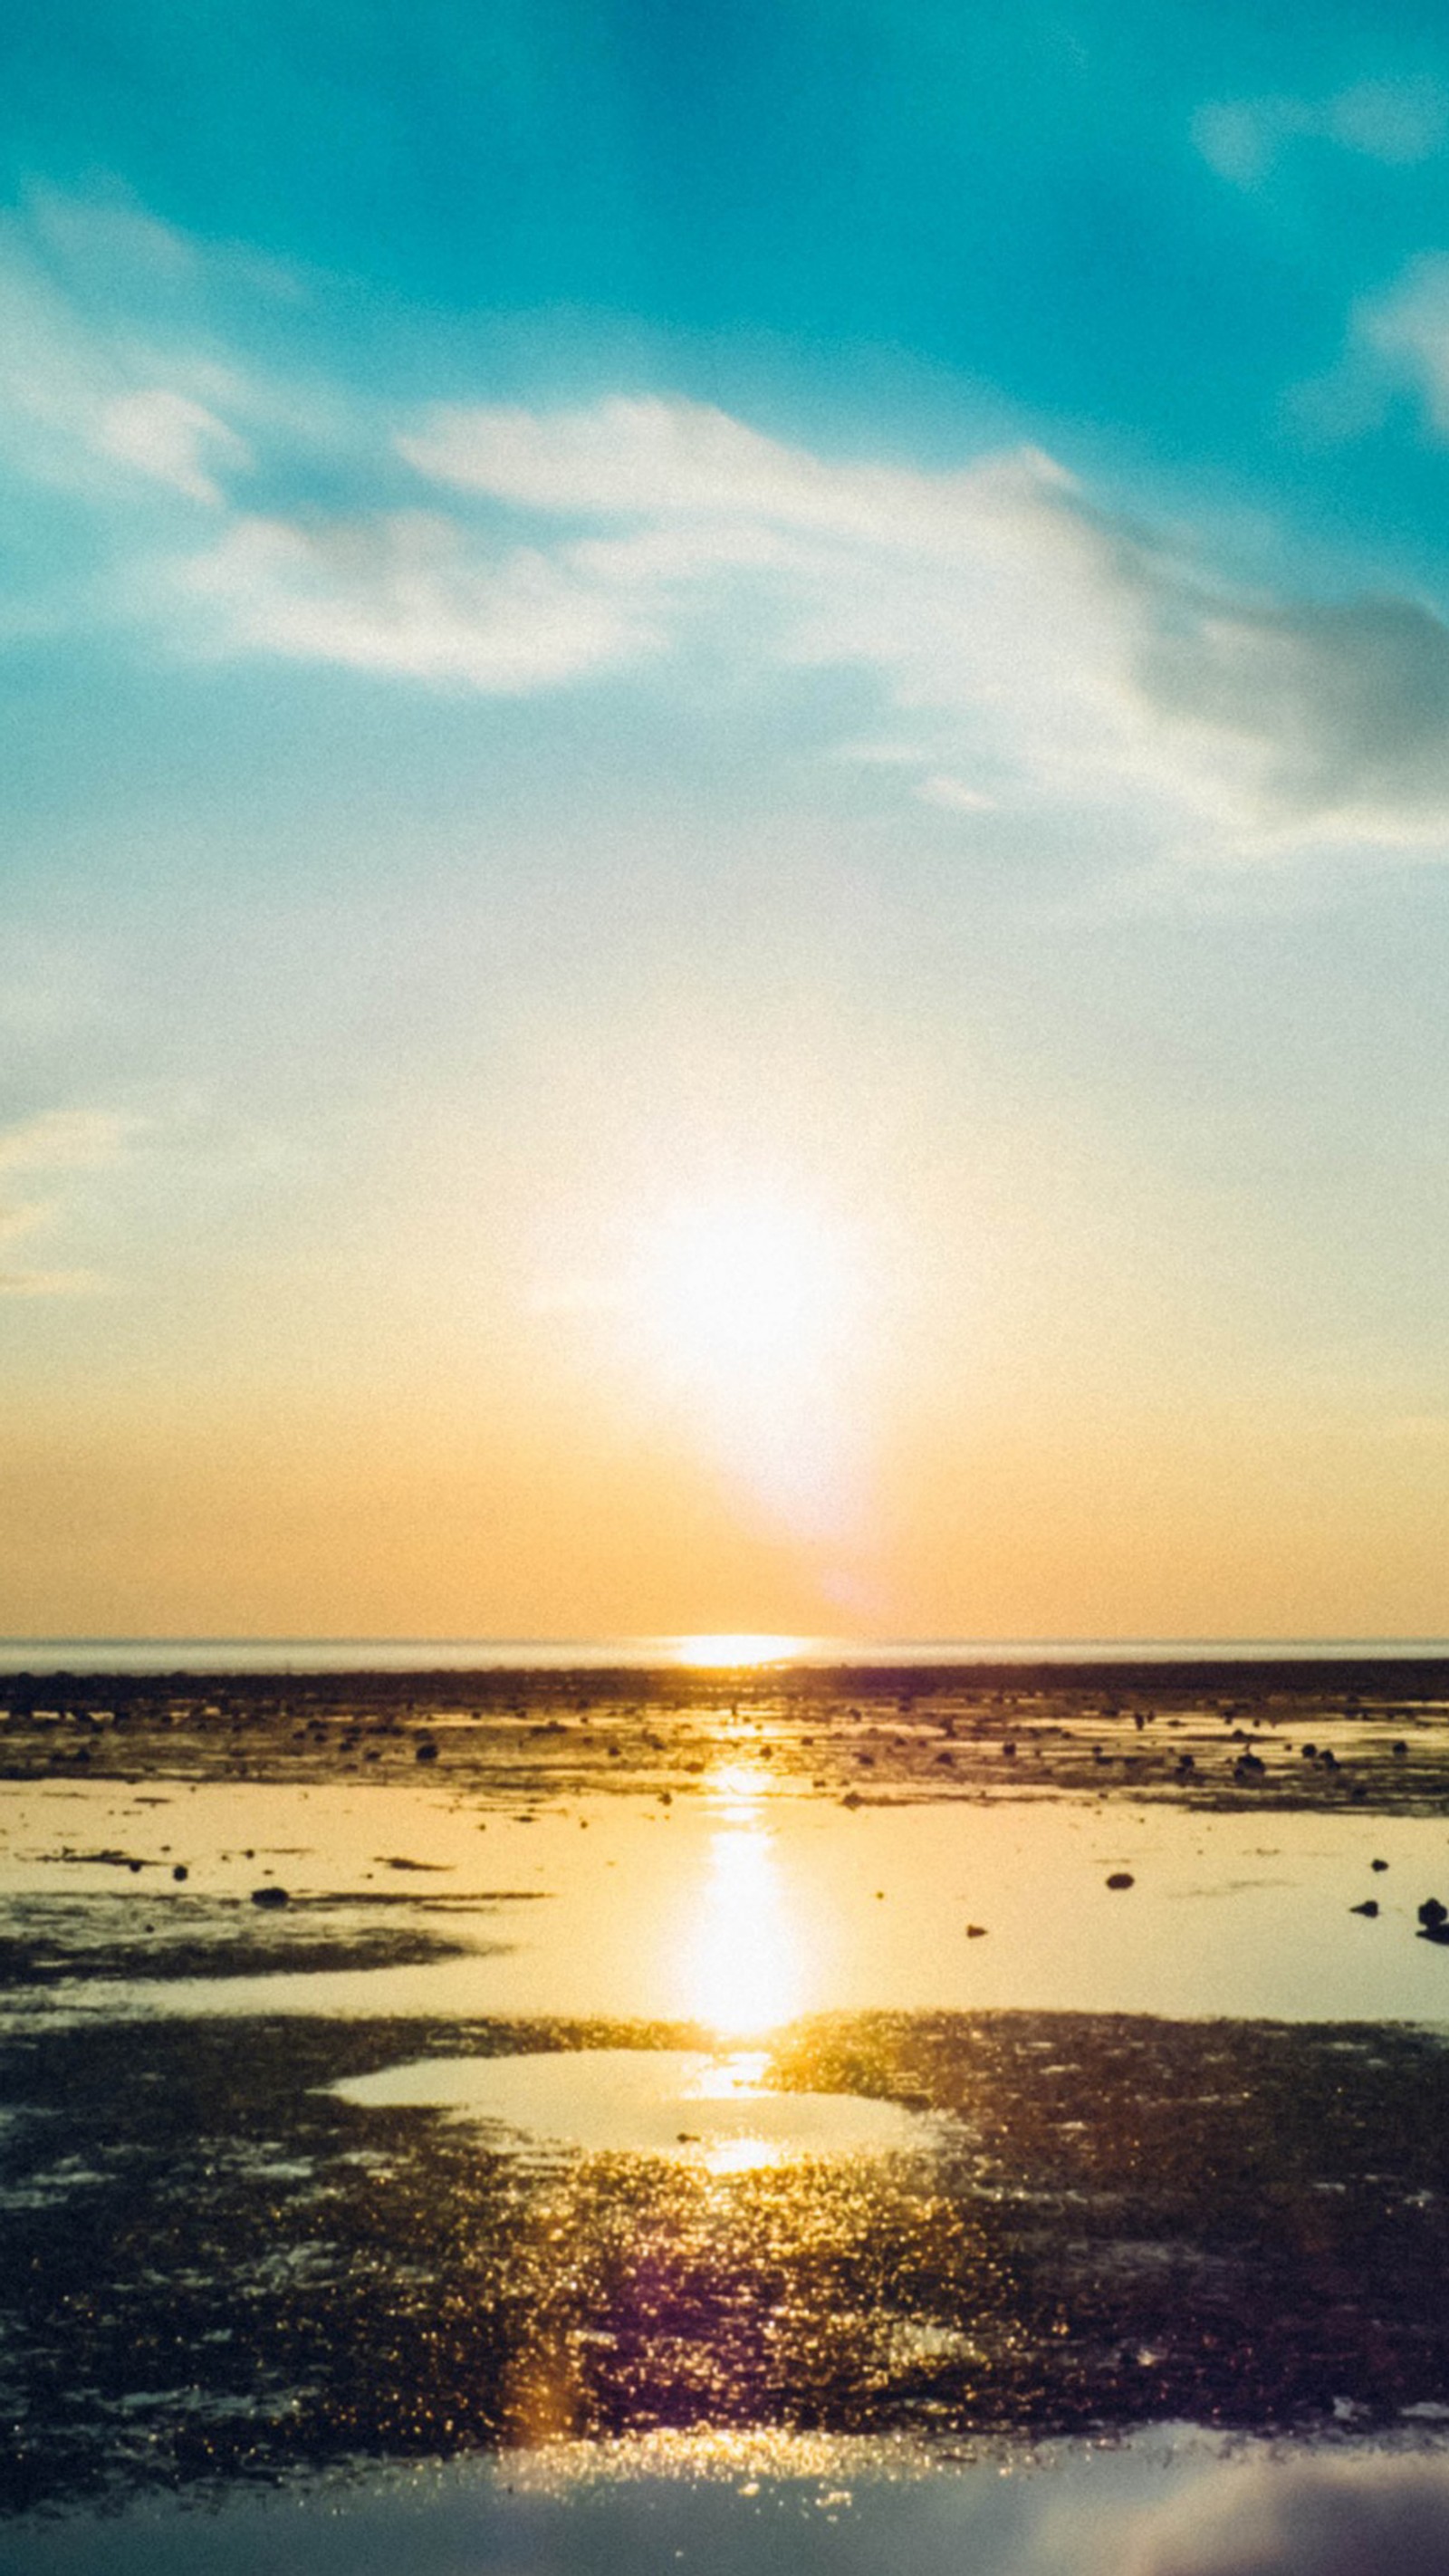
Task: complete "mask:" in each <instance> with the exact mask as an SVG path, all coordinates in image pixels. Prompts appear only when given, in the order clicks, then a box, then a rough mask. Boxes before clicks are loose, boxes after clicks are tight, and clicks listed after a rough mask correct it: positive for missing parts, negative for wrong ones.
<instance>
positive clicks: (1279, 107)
mask: <svg viewBox="0 0 1449 2576" xmlns="http://www.w3.org/2000/svg"><path fill="white" fill-rule="evenodd" d="M1192 134H1193V141H1194V143H1195V144H1196V145H1197V148H1198V150H1199V152H1200V153H1201V154H1202V157H1203V159H1204V160H1205V161H1206V162H1207V163H1208V165H1209V167H1210V168H1211V169H1213V170H1215V171H1216V172H1217V174H1218V177H1219V178H1220V179H1228V180H1231V181H1232V183H1233V184H1234V186H1236V187H1240V188H1251V187H1256V186H1257V184H1258V183H1259V181H1260V180H1263V179H1265V178H1267V177H1268V175H1269V173H1270V171H1271V170H1272V169H1273V167H1274V164H1275V163H1276V162H1277V161H1278V159H1279V158H1280V156H1281V155H1282V153H1283V152H1284V151H1285V150H1286V149H1287V148H1288V146H1290V145H1292V144H1295V143H1302V142H1312V143H1333V144H1337V145H1339V146H1340V147H1341V149H1343V150H1344V151H1347V152H1359V153H1362V154H1364V155H1365V156H1366V157H1367V158H1368V159H1369V160H1372V161H1382V162H1385V163H1387V164H1388V165H1390V166H1391V167H1400V168H1403V167H1407V166H1409V165H1411V164H1413V163H1415V162H1421V161H1427V160H1428V159H1429V158H1430V157H1431V155H1432V154H1434V153H1436V152H1438V151H1439V150H1441V148H1442V146H1443V144H1444V140H1445V136H1446V134H1449V91H1446V90H1445V89H1444V87H1443V85H1442V83H1441V82H1439V81H1436V80H1430V79H1427V78H1426V79H1421V80H1369V81H1359V82H1357V83H1356V84H1355V85H1354V86H1353V87H1352V88H1349V89H1341V90H1335V91H1334V92H1333V93H1332V95H1331V96H1329V97H1327V98H1319V99H1314V98H1297V97H1293V96H1290V95H1287V94H1284V93H1281V92H1280V93H1277V94H1275V95H1271V96H1268V97H1260V98H1235V99H1220V100H1215V101H1213V102H1211V103H1209V104H1208V105H1206V106H1203V107H1201V108H1199V109H1198V112H1197V114H1196V116H1195V117H1194V119H1193V127H1192Z"/></svg>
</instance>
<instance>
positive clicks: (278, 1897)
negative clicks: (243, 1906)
mask: <svg viewBox="0 0 1449 2576" xmlns="http://www.w3.org/2000/svg"><path fill="white" fill-rule="evenodd" d="M291 1902H292V1900H291V1898H290V1896H289V1895H288V1893H287V1890H286V1889H285V1887H254V1888H253V1889H252V1903H253V1905H270V1906H277V1905H290V1904H291Z"/></svg>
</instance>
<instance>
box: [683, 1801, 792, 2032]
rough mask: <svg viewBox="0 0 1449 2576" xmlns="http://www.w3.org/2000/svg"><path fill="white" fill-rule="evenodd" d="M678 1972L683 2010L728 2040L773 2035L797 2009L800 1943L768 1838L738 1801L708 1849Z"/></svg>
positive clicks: (747, 1806)
mask: <svg viewBox="0 0 1449 2576" xmlns="http://www.w3.org/2000/svg"><path fill="white" fill-rule="evenodd" d="M683 1968H684V1976H683V1991H684V2001H685V2008H686V2010H687V2011H688V2012H689V2013H690V2014H691V2015H692V2017H693V2018H694V2019H695V2020H698V2021H702V2022H705V2023H707V2024H708V2025H709V2027H710V2028H711V2029H712V2030H716V2031H719V2032H721V2033H722V2034H725V2035H727V2036H731V2037H733V2036H736V2035H744V2034H753V2033H756V2032H759V2031H765V2030H771V2029H774V2028H775V2027H776V2026H777V2025H778V2024H779V2023H781V2022H785V2021H789V2020H791V2019H792V2018H793V2017H794V2015H795V2014H797V2013H798V2012H799V2011H800V2010H801V2009H802V1999H803V1998H802V1990H803V1984H804V1972H805V1945H804V1942H803V1940H802V1937H801V1933H800V1929H799V1926H798V1925H797V1923H796V1922H795V1921H794V1920H793V1918H792V1915H791V1912H790V1909H789V1907H788V1905H787V1903H786V1900H785V1891H784V1886H783V1883H782V1880H781V1876H780V1870H779V1864H778V1862H777V1860H776V1856H775V1838H774V1835H773V1834H772V1833H771V1832H770V1830H769V1828H768V1827H767V1826H765V1825H763V1824H761V1823H759V1822H758V1821H757V1819H756V1816H755V1814H754V1810H753V1806H752V1804H751V1803H750V1802H749V1801H748V1800H747V1799H745V1798H743V1797H738V1796H737V1797H736V1800H735V1802H734V1803H732V1805H731V1809H730V1821H729V1822H728V1823H727V1824H725V1825H724V1826H722V1827H721V1829H720V1831H719V1832H718V1833H717V1834H716V1835H715V1836H714V1838H713V1841H712V1843H711V1845H710V1865H709V1877H708V1879H707V1880H706V1882H705V1888H704V1896H703V1902H702V1905H701V1909H700V1914H699V1918H698V1921H697V1923H696V1925H695V1928H694V1933H693V1937H692V1939H690V1940H689V1942H688V1944H687V1948H686V1953H685V1958H684V1962H683Z"/></svg>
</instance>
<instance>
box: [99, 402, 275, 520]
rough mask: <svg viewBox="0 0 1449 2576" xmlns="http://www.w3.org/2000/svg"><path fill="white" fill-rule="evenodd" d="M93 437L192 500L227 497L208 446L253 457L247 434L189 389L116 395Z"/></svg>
mask: <svg viewBox="0 0 1449 2576" xmlns="http://www.w3.org/2000/svg"><path fill="white" fill-rule="evenodd" d="M91 439H92V444H93V445H94V447H95V448H96V450H97V452H98V454H100V455H102V456H114V457H116V458H117V459H118V460H119V461H120V463H121V464H123V465H130V466H133V467H134V468H135V470H136V472H137V473H138V474H149V475H150V476H152V477H153V479H154V480H155V481H156V482H158V483H169V484H170V485H171V488H172V490H173V491H176V492H184V493H185V495H186V497H187V499H188V500H190V501H213V502H219V501H220V499H221V497H222V496H221V493H220V491H219V490H218V488H217V486H216V484H215V482H214V481H213V479H212V477H211V475H210V474H209V473H208V472H207V470H206V465H205V462H204V459H205V457H206V455H207V452H208V450H210V451H212V452H214V453H220V454H222V455H225V456H227V457H228V458H230V460H231V462H232V463H233V464H235V465H241V466H245V465H247V464H249V463H250V461H251V459H250V453H249V450H248V448H247V444H246V441H245V439H243V438H238V436H237V434H236V432H235V430H232V429H228V427H227V425H226V423H225V421H222V420H218V418H217V416H216V414H215V412H214V411H208V409H207V407H206V405H205V404H204V403H199V402H193V401H192V399H191V397H190V395H189V394H178V393H170V392H167V391H166V390H165V389H164V388H162V387H158V386H151V387H149V388H148V389H146V390H145V391H142V392H139V393H129V394H115V395H113V396H112V397H111V399H110V400H109V401H108V402H105V403H103V404H102V405H101V408H100V411H99V412H98V414H97V415H96V418H95V420H94V423H93V425H92V430H91Z"/></svg>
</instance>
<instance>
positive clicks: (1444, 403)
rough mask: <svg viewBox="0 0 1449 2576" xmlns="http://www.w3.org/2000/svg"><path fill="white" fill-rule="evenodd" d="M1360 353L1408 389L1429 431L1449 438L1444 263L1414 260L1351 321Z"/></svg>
mask: <svg viewBox="0 0 1449 2576" xmlns="http://www.w3.org/2000/svg"><path fill="white" fill-rule="evenodd" d="M1355 336H1356V338H1357V340H1358V342H1359V344H1360V346H1361V347H1362V348H1366V349H1367V350H1369V351H1370V352H1371V353H1372V354H1373V356H1375V357H1376V358H1377V359H1379V360H1380V361H1381V362H1384V363H1386V364H1387V366H1388V367H1389V369H1390V371H1391V372H1392V373H1393V374H1394V375H1396V376H1398V377H1399V378H1401V379H1403V380H1406V381H1407V382H1408V383H1409V384H1411V385H1412V386H1413V388H1414V390H1415V391H1416V392H1417V393H1418V394H1419V395H1420V396H1421V397H1422V399H1423V402H1424V406H1425V409H1426V410H1427V412H1428V415H1429V420H1430V424H1431V426H1432V427H1433V428H1434V429H1436V430H1437V431H1438V432H1439V433H1440V435H1441V436H1444V437H1449V257H1446V256H1445V255H1444V254H1443V253H1442V252H1440V253H1431V254H1429V255H1428V256H1427V257H1425V258H1423V259H1417V260H1415V261H1414V262H1413V263H1412V264H1411V266H1410V267H1409V268H1408V269H1406V270H1405V272H1404V275H1403V276H1402V277H1401V278H1400V279H1399V280H1398V282H1397V284H1396V285H1395V286H1394V287H1392V288H1391V289H1390V291H1389V293H1388V294H1387V295H1385V296H1382V297H1381V298H1380V299H1379V300H1378V301H1377V302H1376V303H1374V304H1370V305H1368V306H1366V307H1365V308H1364V310H1363V311H1362V312H1361V313H1360V314H1359V315H1358V316H1357V319H1356V324H1355Z"/></svg>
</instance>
